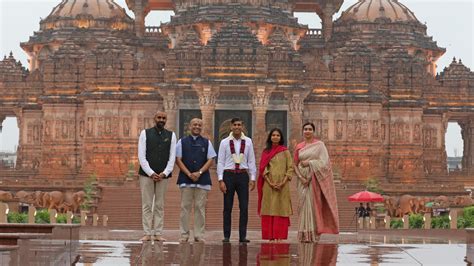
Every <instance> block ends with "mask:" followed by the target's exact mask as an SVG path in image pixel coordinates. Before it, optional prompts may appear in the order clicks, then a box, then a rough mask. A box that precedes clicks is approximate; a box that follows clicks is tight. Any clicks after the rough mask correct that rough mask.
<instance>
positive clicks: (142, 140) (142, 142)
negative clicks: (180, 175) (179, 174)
mask: <svg viewBox="0 0 474 266" xmlns="http://www.w3.org/2000/svg"><path fill="white" fill-rule="evenodd" d="M171 135H172V136H171V147H170V157H169V159H168V163H167V164H166V168H165V170H163V174H165V176H168V175H169V174H170V173H171V172H173V167H174V161H175V160H176V135H175V134H174V132H171ZM138 161H139V162H140V166H141V167H142V169H143V171H145V173H146V174H147V175H148V176H152V175H153V174H154V173H155V171H153V169H151V167H150V164H149V163H148V161H147V160H146V133H145V130H142V132H141V133H140V137H139V139H138ZM157 174H160V173H157Z"/></svg>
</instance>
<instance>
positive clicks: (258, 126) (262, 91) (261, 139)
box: [250, 86, 275, 162]
mask: <svg viewBox="0 0 474 266" xmlns="http://www.w3.org/2000/svg"><path fill="white" fill-rule="evenodd" d="M274 88H275V87H274V86H255V87H253V88H250V94H251V95H252V107H253V112H252V116H253V120H254V122H255V127H254V130H253V136H252V139H253V143H254V146H255V147H254V148H255V155H256V157H257V162H258V161H259V160H260V154H261V151H262V150H263V148H264V147H265V140H266V138H267V131H266V123H265V116H266V114H267V109H268V103H269V101H270V95H271V93H272V91H273V90H274Z"/></svg>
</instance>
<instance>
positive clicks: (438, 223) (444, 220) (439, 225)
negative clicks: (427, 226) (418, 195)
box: [431, 215, 449, 229]
mask: <svg viewBox="0 0 474 266" xmlns="http://www.w3.org/2000/svg"><path fill="white" fill-rule="evenodd" d="M431 228H435V229H448V228H449V217H448V215H441V216H436V217H433V218H432V219H431Z"/></svg>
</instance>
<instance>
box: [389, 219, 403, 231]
mask: <svg viewBox="0 0 474 266" xmlns="http://www.w3.org/2000/svg"><path fill="white" fill-rule="evenodd" d="M390 228H392V229H400V228H403V221H402V219H393V220H391V221H390Z"/></svg>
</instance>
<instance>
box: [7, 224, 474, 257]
mask: <svg viewBox="0 0 474 266" xmlns="http://www.w3.org/2000/svg"><path fill="white" fill-rule="evenodd" d="M141 236H142V232H141V231H136V230H109V229H104V228H92V227H90V228H81V234H80V238H81V240H79V241H78V242H76V243H70V244H69V245H64V243H62V242H61V241H49V242H48V241H45V240H41V239H35V240H28V241H23V242H22V243H21V244H20V245H19V248H18V249H16V250H12V249H5V250H1V249H0V265H27V264H29V265H71V264H73V265H113V266H119V265H205V266H209V265H468V264H467V263H466V262H465V260H466V255H467V257H469V258H470V257H471V256H472V255H474V251H472V250H474V247H473V246H471V244H466V233H465V231H464V230H430V231H425V230H389V231H383V230H380V231H360V232H358V233H341V234H339V235H323V236H322V237H321V239H320V241H319V243H317V244H301V243H297V241H296V232H290V237H289V240H288V241H287V242H285V243H281V244H271V243H268V242H267V241H262V240H260V232H259V231H250V232H249V235H248V238H249V239H250V240H251V242H250V243H249V244H239V243H238V240H237V236H236V235H233V237H232V238H231V243H229V244H223V243H222V242H221V239H222V233H221V232H217V231H212V232H207V233H206V236H205V237H206V242H205V243H196V242H189V243H179V242H178V238H179V232H178V231H165V234H164V237H165V238H166V239H167V240H166V241H164V242H146V243H142V242H140V241H138V239H139V238H140V237H141ZM25 263H26V264H25Z"/></svg>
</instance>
